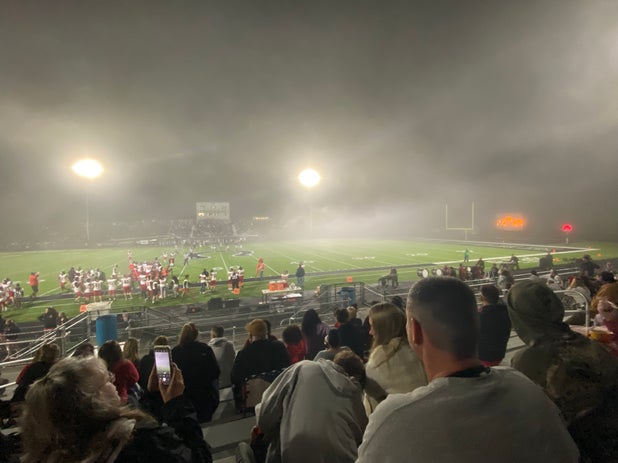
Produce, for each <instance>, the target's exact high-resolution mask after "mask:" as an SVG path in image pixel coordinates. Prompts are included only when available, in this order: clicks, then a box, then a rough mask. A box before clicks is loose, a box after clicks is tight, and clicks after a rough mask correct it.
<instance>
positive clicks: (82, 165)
mask: <svg viewBox="0 0 618 463" xmlns="http://www.w3.org/2000/svg"><path fill="white" fill-rule="evenodd" d="M71 169H72V170H73V172H75V174H76V175H78V176H80V177H83V178H85V179H88V180H90V181H92V180H94V179H95V178H97V177H99V176H100V175H101V174H102V173H103V166H102V165H101V163H100V162H99V161H96V160H94V159H81V160H79V161H77V162H76V163H74V164H73V165H72V166H71ZM89 193H90V190H89V188H86V243H90V205H89V198H88V196H89Z"/></svg>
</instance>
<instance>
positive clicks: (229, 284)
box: [227, 267, 234, 291]
mask: <svg viewBox="0 0 618 463" xmlns="http://www.w3.org/2000/svg"><path fill="white" fill-rule="evenodd" d="M232 275H234V267H230V268H229V269H228V270H227V289H229V290H230V291H231V290H232Z"/></svg>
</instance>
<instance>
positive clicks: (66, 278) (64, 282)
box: [58, 270, 69, 292]
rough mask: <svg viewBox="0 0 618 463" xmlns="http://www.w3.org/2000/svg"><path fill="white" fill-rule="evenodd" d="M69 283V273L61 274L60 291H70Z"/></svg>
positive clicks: (59, 277) (63, 272)
mask: <svg viewBox="0 0 618 463" xmlns="http://www.w3.org/2000/svg"><path fill="white" fill-rule="evenodd" d="M68 281H69V276H68V275H67V273H66V272H65V271H64V270H63V271H62V272H60V274H59V275H58V284H59V285H60V291H61V292H64V291H69V288H67V287H66V286H67V283H68Z"/></svg>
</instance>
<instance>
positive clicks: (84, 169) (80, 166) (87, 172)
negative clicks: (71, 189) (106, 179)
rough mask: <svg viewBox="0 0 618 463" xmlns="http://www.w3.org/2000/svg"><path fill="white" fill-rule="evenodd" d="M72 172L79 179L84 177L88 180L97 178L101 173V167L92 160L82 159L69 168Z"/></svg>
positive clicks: (97, 162)
mask: <svg viewBox="0 0 618 463" xmlns="http://www.w3.org/2000/svg"><path fill="white" fill-rule="evenodd" d="M71 169H72V170H73V172H75V173H76V174H77V175H79V176H80V177H85V178H88V179H90V180H92V179H94V178H97V177H98V176H99V175H101V174H102V173H103V166H102V165H101V163H100V162H99V161H95V160H94V159H82V160H81V161H77V162H76V163H75V164H73V165H72V166H71Z"/></svg>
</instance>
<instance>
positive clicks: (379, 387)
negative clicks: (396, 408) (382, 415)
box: [363, 303, 427, 415]
mask: <svg viewBox="0 0 618 463" xmlns="http://www.w3.org/2000/svg"><path fill="white" fill-rule="evenodd" d="M368 318H369V323H370V325H371V334H372V336H373V346H372V349H371V354H370V355H369V361H368V362H367V366H366V373H367V386H366V388H365V397H364V401H363V403H364V405H365V411H366V412H367V415H369V414H371V413H372V412H373V411H374V410H375V408H376V407H377V405H378V404H379V403H380V402H381V401H382V400H384V399H385V398H386V396H387V395H388V394H397V393H405V392H412V391H413V390H414V389H416V388H418V387H420V386H425V385H426V384H427V378H425V371H424V370H423V364H422V362H421V361H420V360H419V358H418V357H417V356H416V354H415V353H414V351H413V350H412V348H411V347H410V344H409V343H408V338H407V336H406V316H405V314H404V313H403V312H402V311H401V310H400V309H398V308H397V307H396V306H394V305H393V304H389V303H382V304H376V305H374V306H373V307H371V309H370V310H369V316H368Z"/></svg>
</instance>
